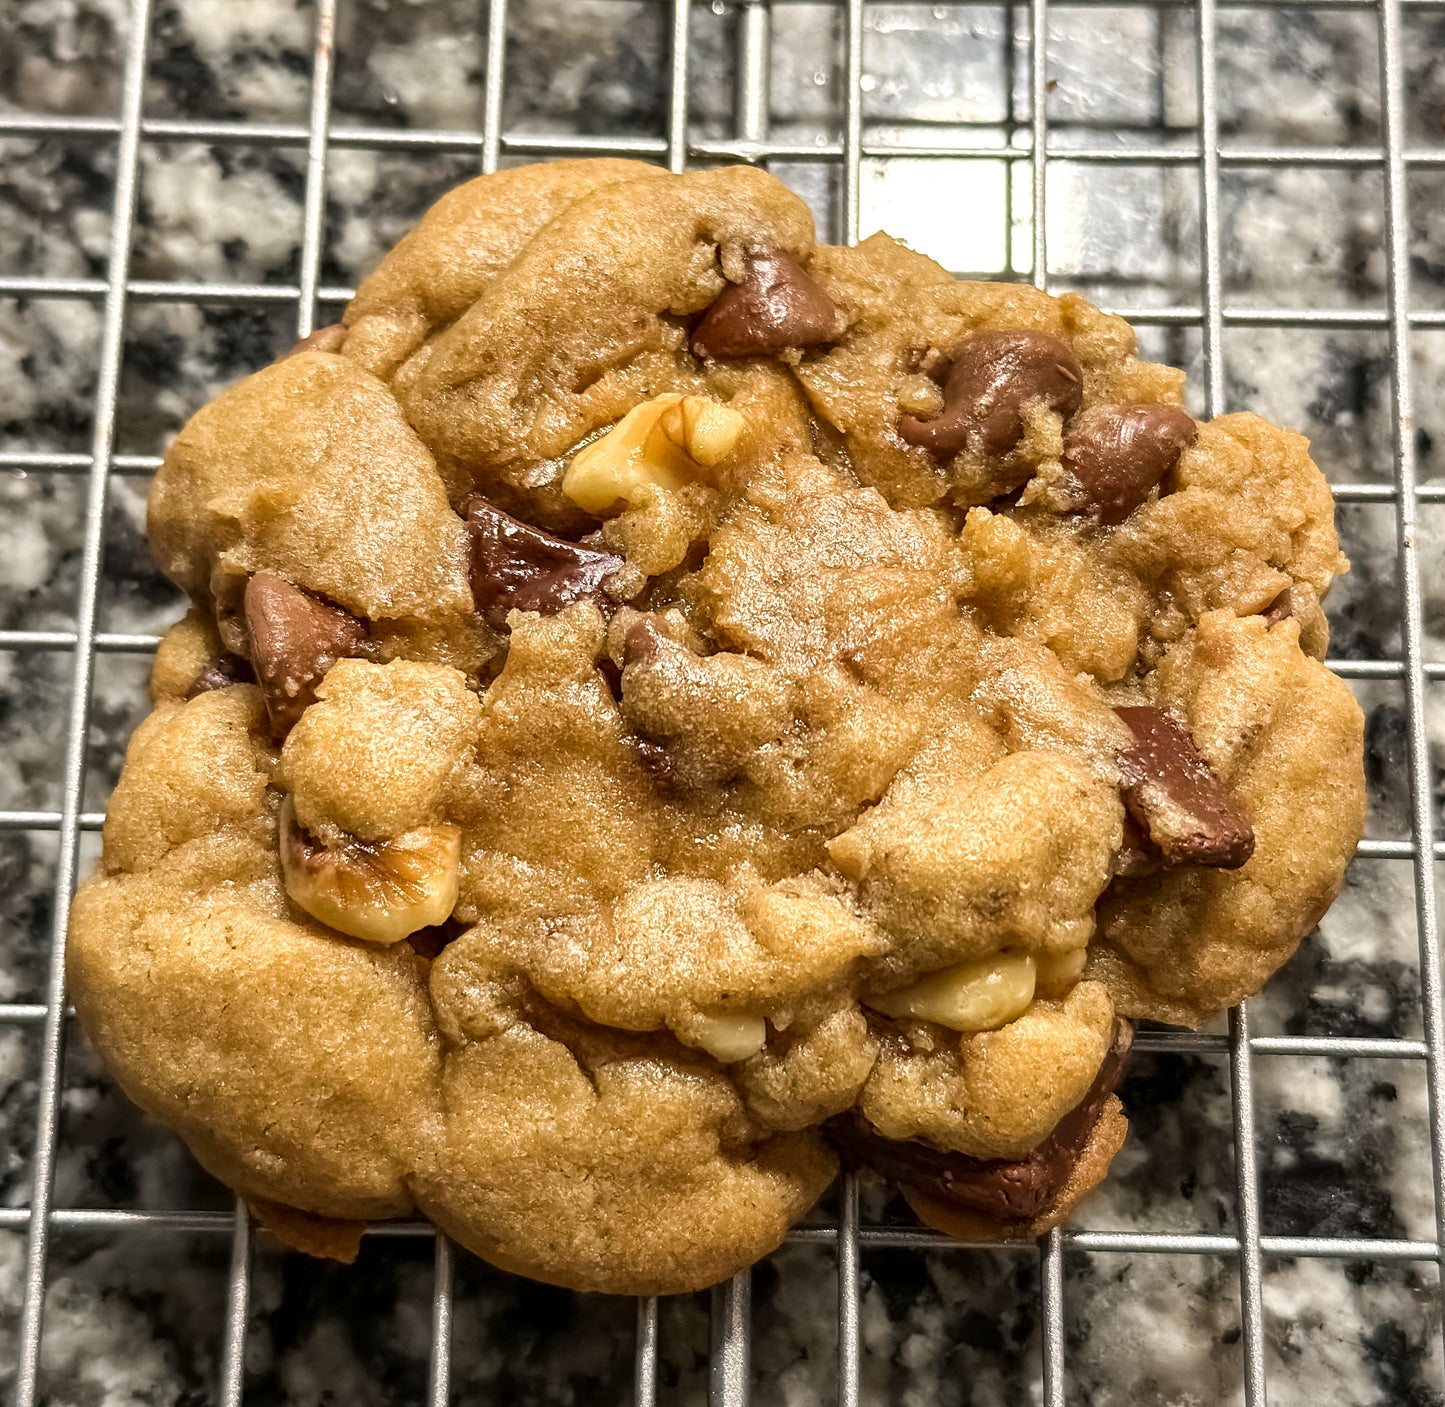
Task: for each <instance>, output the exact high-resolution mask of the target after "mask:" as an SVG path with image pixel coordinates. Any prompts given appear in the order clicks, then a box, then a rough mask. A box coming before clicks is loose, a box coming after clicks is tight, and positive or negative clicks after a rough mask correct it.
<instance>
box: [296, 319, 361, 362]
mask: <svg viewBox="0 0 1445 1407" xmlns="http://www.w3.org/2000/svg"><path fill="white" fill-rule="evenodd" d="M346 333H347V329H346V327H345V326H344V325H343V324H342V323H339V322H334V323H332V324H331V325H330V326H329V327H318V328H317V329H316V331H315V332H313V333H310V334H309V335H308V336H306V337H303V338H302V339H301V340H300V341H299V342H297V343H295V344H294V345H293V346H292V347H291V348H290V349H289V350H288V351H285V352H282V353H281V356H280V358H279V360H281V361H285V359H286V358H287V357H294V356H295V355H296V354H297V353H298V352H339V351H340V350H341V348H342V344H343V343H345V341H346Z"/></svg>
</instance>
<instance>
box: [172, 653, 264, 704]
mask: <svg viewBox="0 0 1445 1407" xmlns="http://www.w3.org/2000/svg"><path fill="white" fill-rule="evenodd" d="M255 677H256V676H255V675H254V674H252V672H251V666H250V665H249V664H247V663H246V661H245V660H243V659H242V658H241V657H240V656H239V655H222V656H221V657H220V659H215V660H212V661H211V662H210V664H208V665H207V666H206V667H205V668H204V669H203V670H202V671H201V672H200V673H199V674H198V675H196V677H195V678H194V679H192V680H191V687H190V688H189V689H187V690H186V697H187V698H188V699H193V698H195V697H196V696H197V695H198V694H209V693H210V692H211V691H212V690H214V689H229V688H230V687H231V685H232V684H249V683H251V682H252V681H253V680H254V679H255Z"/></svg>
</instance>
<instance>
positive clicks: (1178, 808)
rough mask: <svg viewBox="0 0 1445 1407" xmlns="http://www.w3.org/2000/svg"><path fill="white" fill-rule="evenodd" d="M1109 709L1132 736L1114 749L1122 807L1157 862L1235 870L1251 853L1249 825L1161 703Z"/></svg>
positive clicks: (1252, 830)
mask: <svg viewBox="0 0 1445 1407" xmlns="http://www.w3.org/2000/svg"><path fill="white" fill-rule="evenodd" d="M1114 712H1115V713H1117V714H1118V715H1119V717H1120V718H1122V719H1123V720H1124V722H1125V723H1127V724H1128V725H1129V731H1130V732H1131V733H1133V735H1134V746H1133V747H1130V748H1126V749H1125V750H1124V751H1123V752H1122V753H1120V755H1119V771H1120V774H1121V775H1122V777H1123V783H1124V785H1123V792H1124V805H1125V807H1126V808H1127V809H1128V811H1129V814H1130V815H1131V816H1133V817H1134V819H1135V820H1136V821H1138V822H1139V825H1140V826H1141V827H1142V828H1143V830H1144V831H1145V832H1146V833H1147V835H1148V837H1149V840H1150V841H1151V842H1152V844H1153V845H1154V846H1155V847H1156V848H1157V849H1158V850H1159V852H1160V853H1161V854H1162V855H1163V857H1164V863H1165V864H1166V865H1209V866H1212V867H1214V868H1216V869H1222V870H1235V869H1238V868H1239V867H1240V866H1241V865H1242V864H1244V863H1245V862H1246V861H1247V860H1248V859H1249V857H1250V856H1251V855H1253V854H1254V828H1253V827H1252V826H1251V825H1250V824H1249V819H1248V817H1246V816H1245V815H1244V813H1243V812H1242V811H1241V810H1240V809H1239V807H1238V806H1237V805H1236V804H1235V801H1234V798H1233V797H1232V796H1230V794H1229V793H1228V792H1227V791H1226V790H1225V789H1224V788H1223V787H1222V786H1220V784H1219V782H1218V781H1217V780H1216V779H1215V776H1214V773H1213V772H1211V771H1210V770H1209V764H1208V763H1207V762H1206V761H1205V760H1204V759H1203V758H1202V757H1201V756H1200V755H1199V750H1198V749H1197V748H1196V747H1195V746H1194V739H1193V738H1191V737H1190V736H1189V733H1188V731H1187V730H1186V729H1184V728H1182V727H1180V726H1179V724H1178V723H1176V722H1175V721H1174V720H1173V719H1172V718H1171V717H1170V716H1169V715H1168V714H1167V713H1165V712H1164V711H1163V710H1162V709H1157V708H1150V707H1140V708H1116V709H1115V710H1114Z"/></svg>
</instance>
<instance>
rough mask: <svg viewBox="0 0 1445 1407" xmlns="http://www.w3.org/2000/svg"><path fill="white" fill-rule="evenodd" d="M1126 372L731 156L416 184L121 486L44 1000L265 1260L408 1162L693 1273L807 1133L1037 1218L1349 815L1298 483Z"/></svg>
mask: <svg viewBox="0 0 1445 1407" xmlns="http://www.w3.org/2000/svg"><path fill="white" fill-rule="evenodd" d="M1181 379H1182V378H1181V375H1180V373H1178V372H1175V371H1173V370H1171V369H1169V368H1167V367H1160V366H1155V365H1152V364H1150V363H1146V362H1141V361H1139V360H1137V358H1136V357H1135V355H1134V343H1133V335H1132V333H1131V332H1130V331H1129V329H1128V328H1127V327H1126V326H1125V325H1124V324H1123V323H1122V322H1120V320H1119V319H1117V318H1112V317H1108V316H1106V315H1104V314H1102V313H1100V312H1098V311H1097V310H1095V309H1093V308H1091V307H1090V306H1089V305H1088V304H1087V303H1085V302H1084V301H1083V300H1082V299H1080V298H1077V297H1076V296H1073V295H1068V296H1065V297H1063V298H1061V299H1057V300H1056V299H1052V298H1049V297H1047V296H1045V295H1043V294H1041V293H1037V292H1035V291H1034V290H1030V289H1025V288H1019V287H1014V286H1006V285H983V284H964V283H957V282H954V281H953V280H951V279H949V278H948V276H947V275H946V274H945V273H944V272H943V271H942V270H941V269H939V268H938V267H937V266H936V265H934V264H932V263H931V261H929V260H927V259H924V258H923V257H922V256H920V255H917V254H914V253H912V252H911V251H908V250H906V249H904V248H903V247H901V246H899V245H897V244H896V243H894V242H893V241H891V240H889V239H888V238H887V237H886V236H882V235H878V236H874V237H873V238H871V239H870V240H868V241H866V242H865V243H864V244H862V245H860V246H858V247H857V248H856V249H833V248H827V247H823V246H819V245H817V244H816V243H815V241H814V236H813V230H812V222H811V219H810V217H809V215H808V212H807V210H806V208H805V207H804V206H803V205H802V204H801V202H800V201H799V200H798V199H797V198H796V197H795V196H793V195H792V194H791V193H790V192H788V191H787V190H786V189H785V188H784V187H783V186H781V185H780V184H779V183H778V182H776V181H774V180H772V179H771V178H770V177H767V176H765V175H763V174H762V173H760V172H758V171H755V170H751V169H747V168H726V169H721V170H714V171H706V172H699V173H694V174H690V175H686V176H671V175H667V174H665V173H661V172H657V171H653V170H651V169H649V168H646V167H642V166H639V165H637V164H635V163H628V162H615V161H606V162H562V163H557V164H555V165H553V166H547V167H527V168H521V169H518V170H514V171H509V172H505V173H502V174H500V175H497V176H489V177H483V178H480V179H479V180H477V181H474V182H471V183H469V184H468V185H467V186H463V187H461V188H459V189H458V190H457V191H454V192H452V193H451V194H450V195H449V196H447V197H445V198H444V199H443V201H441V202H439V204H438V205H437V207H435V209H434V210H433V211H432V212H431V213H430V214H429V215H428V216H427V217H426V218H425V219H424V220H423V222H422V223H421V224H420V225H419V226H418V228H417V230H416V231H414V232H413V233H412V234H411V235H410V236H408V237H407V239H406V240H404V241H403V242H402V243H401V244H400V245H399V246H398V247H397V249H396V250H395V251H394V252H393V254H392V255H391V256H389V257H388V259H387V260H386V261H384V262H383V264H382V266H381V267H380V268H379V269H378V270H377V271H376V273H374V274H373V275H372V276H371V278H370V279H368V280H367V281H366V283H365V284H364V285H363V286H362V288H361V289H360V290H359V291H358V294H357V297H356V299H355V300H354V302H353V304H352V305H351V307H350V308H349V309H348V312H347V314H346V318H345V324H344V329H343V330H342V331H331V332H328V333H327V335H325V336H321V335H319V334H318V335H316V336H314V337H313V338H312V339H308V345H306V346H303V347H301V348H299V349H297V350H296V351H295V352H294V353H293V354H291V355H288V356H287V357H286V358H284V359H282V360H280V361H278V362H277V363H276V364H274V365H273V366H271V367H268V368H266V369H265V370H264V371H262V372H259V373H257V374H256V375H255V376H253V377H250V378H248V379H247V380H246V381H244V382H242V383H241V384H240V385H239V386H237V387H235V388H233V389H232V390H231V391H229V392H227V393H226V394H224V395H223V396H221V397H220V398H218V399H217V400H216V401H215V402H213V403H212V404H211V405H209V406H207V407H206V408H205V409H203V410H202V411H200V412H199V413H198V414H197V415H196V416H195V417H194V418H193V419H192V421H191V422H190V424H189V425H188V426H187V427H186V428H185V429H184V430H183V431H182V433H181V435H180V436H179V437H178V438H177V440H176V442H175V444H174V446H173V447H172V449H171V452H170V453H169V455H168V456H167V458H166V462H165V464H164V466H163V467H162V469H161V470H160V471H159V473H158V475H157V479H156V484H155V487H154V490H153V493H152V498H151V507H150V514H151V533H152V539H153V541H154V543H155V545H156V551H157V554H158V556H159V558H160V560H161V562H162V564H163V566H164V568H165V570H166V571H167V572H168V574H170V575H171V576H172V577H173V579H175V580H176V581H177V582H178V583H180V584H181V585H182V586H183V587H184V588H185V589H186V590H187V591H188V592H189V593H190V595H191V596H192V598H193V601H194V603H195V609H194V610H193V611H192V613H191V615H190V616H188V617H187V619H186V620H185V621H183V622H182V623H180V624H179V625H177V626H176V627H174V628H173V630H172V631H171V633H170V634H169V635H168V636H167V637H166V640H165V641H164V642H163V644H162V647H161V650H160V652H159V654H158V656H157V661H156V668H155V674H154V679H153V694H154V698H155V704H156V707H155V712H154V713H153V714H152V716H151V717H150V718H149V719H148V720H147V721H146V722H145V723H144V724H143V725H142V727H141V728H140V729H138V730H137V733H136V735H135V738H134V740H133V742H132V744H131V748H130V752H129V754H128V758H127V764H126V768H125V772H124V775H123V777H122V779H121V782H120V784H119V786H118V787H117V790H116V793H115V796H114V798H113V800H112V804H111V809H110V813H109V816H108V818H107V821H106V828H105V855H104V861H103V865H102V869H101V872H100V873H99V874H98V875H97V876H95V877H94V878H92V879H91V880H89V881H88V882H87V883H86V885H85V886H83V888H82V890H81V892H80V894H79V895H78V897H77V900H76V906H75V911H74V919H73V930H72V935H71V944H70V952H69V963H70V977H71V985H72V989H73V992H74V998H75V1002H76V1006H77V1009H78V1010H79V1012H80V1015H81V1018H82V1021H83V1022H84V1024H85V1027H86V1029H87V1031H88V1032H89V1034H90V1035H91V1037H92V1039H93V1040H94V1041H95V1042H96V1043H97V1045H98V1046H99V1047H100V1049H101V1051H102V1053H103V1054H104V1056H105V1057H106V1059H107V1060H108V1062H109V1063H110V1065H111V1067H112V1068H113V1069H114V1071H115V1072H116V1074H117V1077H118V1078H119V1079H120V1081H121V1083H122V1084H123V1085H124V1087H125V1088H126V1089H127V1091H128V1092H130V1093H131V1094H132V1095H133V1097H134V1098H135V1099H136V1100H137V1102H138V1103H140V1104H141V1105H142V1106H143V1107H145V1108H146V1109H148V1110H149V1111H150V1112H152V1113H153V1114H155V1115H156V1116H157V1117H159V1118H161V1119H163V1120H165V1121H166V1122H168V1123H170V1124H171V1125H173V1126H174V1127H176V1128H177V1129H178V1130H179V1131H180V1132H181V1133H182V1134H183V1136H184V1137H186V1139H187V1141H188V1142H189V1143H190V1144H191V1146H192V1147H193V1149H194V1150H195V1151H196V1153H197V1155H198V1156H199V1157H200V1158H201V1160H202V1161H203V1162H204V1163H205V1164H206V1165H207V1166H208V1167H209V1168H210V1169H211V1170H212V1171H214V1172H215V1173H216V1174H217V1175H218V1176H220V1177H222V1178H223V1179H225V1180H226V1181H227V1182H229V1183H231V1184H232V1185H233V1186H235V1187H236V1188H237V1189H238V1190H239V1191H240V1192H241V1193H242V1194H243V1195H244V1196H246V1197H247V1198H248V1199H249V1200H251V1201H252V1202H253V1203H256V1204H266V1205H267V1206H271V1207H274V1208H278V1209H280V1210H275V1211H272V1212H268V1213H267V1214H268V1215H270V1216H271V1217H272V1220H273V1221H274V1222H275V1224H276V1225H278V1226H281V1227H283V1228H290V1230H289V1231H288V1232H287V1234H288V1235H291V1237H292V1239H293V1240H297V1241H298V1242H302V1243H306V1244H313V1245H315V1246H316V1247H318V1248H321V1249H325V1247H326V1246H328V1245H331V1244H332V1243H333V1242H335V1244H337V1245H342V1244H345V1245H350V1244H351V1243H350V1240H349V1239H347V1238H346V1237H341V1238H338V1237H337V1236H335V1235H331V1234H330V1233H328V1235H322V1234H321V1233H320V1232H318V1231H316V1229H315V1228H316V1227H318V1226H319V1227H322V1228H325V1227H327V1226H329V1225H330V1224H332V1223H350V1222H356V1221H358V1220H362V1219H365V1218H369V1217H382V1216H394V1215H404V1214H407V1213H410V1212H412V1211H414V1210H416V1209H420V1210H421V1211H422V1212H424V1213H426V1214H427V1215H429V1216H431V1217H433V1218H434V1219H435V1220H436V1221H437V1222H438V1224H440V1225H442V1226H443V1227H445V1228H446V1230H447V1231H448V1232H449V1233H451V1234H452V1235H453V1236H455V1237H456V1238H457V1239H458V1240H460V1241H461V1242H462V1243H463V1244H466V1245H468V1246H470V1247H472V1248H473V1249H475V1250H476V1251H478V1252H479V1253H480V1254H482V1255H484V1256H486V1257H487V1258H488V1259H490V1260H492V1261H493V1262H495V1263H496V1264H498V1265H502V1266H504V1267H507V1268H509V1269H513V1270H518V1271H521V1272H524V1273H528V1274H532V1275H535V1276H538V1277H541V1278H544V1279H548V1280H553V1281H557V1282H560V1283H564V1284H569V1285H574V1286H577V1287H581V1288H588V1289H599V1290H617V1291H627V1292H635V1293H656V1292H667V1291H674V1290H685V1289H691V1288H696V1287H698V1286H701V1285H704V1284H707V1283H711V1282H713V1281H716V1280H719V1279H722V1278H724V1277H726V1276H727V1275H728V1274H730V1273H732V1272H733V1271H734V1270H736V1269H738V1268H739V1267H740V1266H742V1265H745V1264H747V1263H749V1262H751V1261H752V1260H754V1259H756V1258H757V1257H759V1256H761V1255H764V1254H766V1253H767V1252H768V1251H769V1250H770V1249H772V1248H773V1247H774V1246H776V1245H777V1244H778V1242H779V1241H780V1240H781V1238H782V1237H783V1235H784V1234H785V1232H786V1230H787V1228H788V1226H789V1225H790V1224H792V1223H793V1222H794V1221H796V1220H797V1219H798V1217H800V1216H801V1215H802V1214H803V1212H804V1211H806V1209H807V1208H808V1207H809V1206H810V1205H811V1204H812V1203H813V1201H814V1200H816V1198H817V1197H818V1195H819V1194H820V1193H821V1192H822V1190H823V1189H824V1187H825V1186H826V1185H827V1183H828V1181H829V1180H830V1179H831V1177H832V1176H833V1174H834V1171H835V1170H836V1167H837V1160H836V1156H835V1153H834V1151H833V1149H834V1146H835V1144H836V1145H837V1146H840V1147H841V1148H842V1149H843V1151H844V1152H845V1154H847V1155H848V1156H852V1157H856V1158H859V1159H861V1161H863V1162H864V1163H866V1164H868V1165H870V1166H875V1167H879V1168H882V1169H883V1170H884V1171H885V1172H889V1173H890V1174H892V1175H894V1176H896V1177H897V1178H898V1179H899V1180H900V1181H901V1182H902V1183H903V1184H904V1186H905V1187H906V1188H907V1189H909V1195H910V1197H911V1198H912V1199H913V1200H914V1201H915V1203H916V1204H917V1205H918V1206H919V1207H920V1208H921V1214H922V1215H924V1216H925V1218H926V1219H928V1220H930V1221H931V1222H933V1223H934V1224H936V1225H940V1226H944V1227H945V1228H954V1227H956V1228H958V1229H959V1234H968V1235H981V1234H1010V1235H1017V1234H1034V1233H1036V1232H1037V1231H1038V1230H1039V1229H1042V1228H1044V1227H1046V1226H1048V1225H1052V1224H1054V1223H1055V1222H1057V1220H1058V1219H1059V1218H1060V1217H1062V1216H1064V1215H1066V1214H1067V1213H1068V1211H1069V1210H1071V1209H1072V1207H1073V1206H1074V1205H1075V1204H1076V1203H1077V1202H1078V1200H1079V1199H1080V1198H1081V1197H1082V1196H1083V1195H1084V1194H1085V1193H1086V1192H1087V1190H1088V1189H1089V1188H1090V1187H1092V1186H1093V1185H1094V1184H1095V1183H1096V1182H1097V1181H1098V1180H1099V1178H1101V1177H1102V1176H1103V1174H1104V1171H1105V1169H1106V1167H1107V1163H1108V1159H1109V1157H1110V1156H1112V1153H1113V1151H1114V1150H1115V1149H1116V1148H1117V1147H1118V1144H1119V1141H1120V1139H1121V1138H1122V1133H1123V1116H1122V1113H1121V1112H1120V1110H1119V1105H1118V1102H1117V1100H1116V1099H1114V1098H1113V1096H1112V1089H1113V1085H1114V1082H1115V1081H1116V1080H1117V1078H1118V1065H1119V1062H1120V1060H1121V1059H1122V1050H1123V1048H1124V1046H1125V1045H1126V1044H1127V1037H1126V1035H1125V1034H1124V1026H1123V1022H1122V1021H1121V1019H1120V1018H1122V1017H1153V1018H1157V1019H1163V1020H1170V1021H1179V1022H1184V1023H1189V1024H1193V1023H1197V1022H1200V1021H1202V1020H1205V1019H1207V1018H1208V1017H1210V1016H1211V1015H1213V1014H1214V1013H1215V1012H1217V1011H1219V1010H1221V1009H1222V1008H1223V1007H1224V1006H1226V1005H1227V1004H1229V1003H1231V1002H1233V1001H1235V1000H1237V999H1238V998H1239V997H1241V996H1243V995H1246V994H1248V993H1249V992H1251V991H1253V990H1255V989H1257V987H1258V986H1259V984H1260V983H1261V982H1262V981H1263V980H1264V979H1265V978H1266V977H1267V976H1268V975H1269V973H1270V972H1272V971H1273V970H1274V969H1275V968H1276V967H1277V966H1278V965H1279V964H1280V963H1281V962H1282V961H1283V960H1284V959H1285V958H1286V957H1287V956H1288V955H1289V953H1290V952H1291V951H1292V950H1293V948H1294V946H1295V944H1296V943H1297V942H1298V941H1299V939H1300V938H1301V936H1302V935H1303V934H1304V933H1305V932H1306V931H1307V930H1308V929H1309V928H1310V927H1311V926H1312V925H1313V924H1314V923H1315V922H1316V921H1317V919H1318V917H1319V915H1320V914H1321V913H1322V912H1323V910H1324V908H1325V907H1326V906H1327V905H1328V903H1329V902H1330V900H1331V898H1332V897H1333V894H1334V892H1335V890H1336V889H1337V888H1338V885H1339V882H1340V878H1341V875H1342V872H1343V868H1344V864H1345V862H1346V860H1347V859H1348V856H1349V854H1350V853H1351V851H1352V849H1353V845H1354V842H1355V840H1356V838H1357V837H1358V834H1359V830H1360V825H1361V808H1362V804H1363V803H1362V796H1363V780H1362V776H1361V766H1360V751H1361V725H1360V717H1359V711H1358V709H1357V708H1356V707H1355V705H1354V703H1353V701H1352V699H1351V698H1350V696H1349V695H1348V693H1347V692H1346V691H1345V689H1344V687H1343V686H1342V685H1341V684H1340V683H1339V681H1338V680H1336V679H1335V678H1334V677H1333V676H1332V675H1330V674H1329V673H1328V672H1327V671H1326V670H1325V669H1324V668H1323V666H1322V665H1321V664H1320V663H1319V660H1320V658H1322V656H1323V654H1324V649H1325V644H1326V641H1327V629H1326V626H1325V623H1324V617H1323V614H1322V612H1321V610H1320V606H1319V601H1320V599H1321V597H1322V596H1323V595H1324V593H1325V592H1326V591H1327V590H1328V587H1329V584H1330V581H1331V579H1332V578H1333V576H1334V575H1335V574H1336V573H1337V572H1339V571H1341V570H1343V569H1344V566H1345V564H1344V562H1343V559H1342V558H1341V557H1340V555H1339V552H1338V548H1337V545H1336V540H1335V535H1334V527H1333V505H1332V503H1331V500H1330V496H1329V492H1328V489H1327V487H1326V486H1325V483H1324V480H1323V477H1322V476H1321V475H1320V473H1319V471H1318V469H1316V468H1315V466H1314V465H1313V464H1312V463H1311V461H1310V459H1309V457H1308V453H1307V447H1306V446H1305V444H1304V442H1303V441H1302V440H1300V439H1299V437H1297V436H1294V435H1291V434H1289V433H1288V432H1286V431H1282V430H1278V429H1275V428H1274V427H1272V426H1269V425H1267V424H1266V423H1265V422H1263V421H1261V420H1258V419H1257V418H1256V417H1253V416H1227V417H1223V418H1221V419H1219V420H1216V421H1214V422H1212V423H1210V424H1204V425H1196V424H1195V423H1194V422H1193V421H1192V420H1191V419H1190V418H1189V417H1188V416H1187V415H1186V414H1185V413H1184V412H1183V410H1182V409H1181V408H1180V406H1179V404H1178V402H1179V386H1180V381H1181ZM850 1121H851V1122H850ZM849 1128H852V1129H853V1130H854V1131H855V1133H856V1136H854V1137H851V1138H844V1137H841V1136H840V1135H839V1132H838V1131H839V1130H840V1129H841V1130H846V1129H849ZM1020 1188H1023V1189H1025V1191H1024V1192H1020V1191H1019V1189H1020ZM950 1199H952V1200H950ZM288 1208H289V1209H294V1213H296V1214H304V1215H299V1216H298V1215H295V1214H288V1213H287V1212H286V1211H285V1209H288ZM288 1216H289V1219H288ZM307 1218H310V1219H309V1220H308V1219H307ZM317 1219H320V1220H317ZM308 1228H309V1229H308ZM980 1228H982V1229H980ZM349 1234H350V1233H348V1236H349ZM328 1237H329V1239H328Z"/></svg>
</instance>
